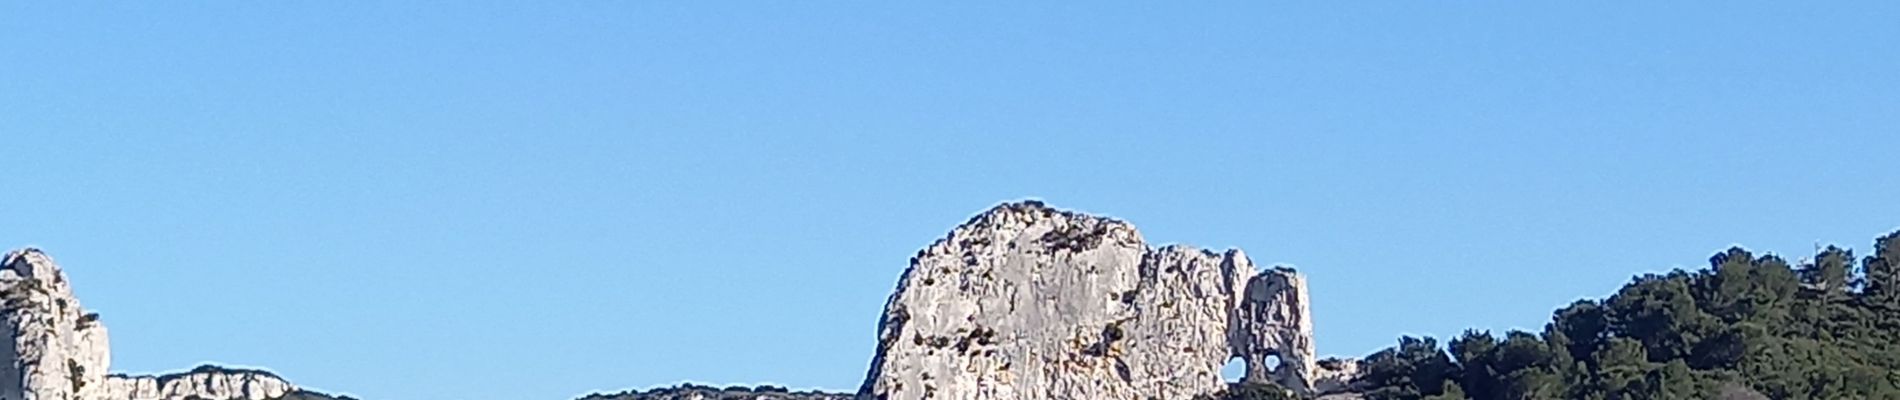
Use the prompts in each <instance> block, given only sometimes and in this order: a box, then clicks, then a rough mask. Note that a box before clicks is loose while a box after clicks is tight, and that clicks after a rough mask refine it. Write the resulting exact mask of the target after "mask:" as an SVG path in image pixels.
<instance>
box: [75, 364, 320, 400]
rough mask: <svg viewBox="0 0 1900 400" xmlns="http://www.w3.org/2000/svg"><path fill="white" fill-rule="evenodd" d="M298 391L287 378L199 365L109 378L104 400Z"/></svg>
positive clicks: (253, 397)
mask: <svg viewBox="0 0 1900 400" xmlns="http://www.w3.org/2000/svg"><path fill="white" fill-rule="evenodd" d="M295 391H297V387H296V386H294V385H291V384H290V382H288V381H285V380H284V378H281V377H278V376H277V375H276V374H273V373H270V372H267V371H258V370H247V369H232V368H221V367H216V366H209V365H206V366H200V367H198V368H194V369H192V370H191V371H190V372H184V373H176V374H165V375H159V376H150V375H146V376H127V375H113V376H108V377H106V381H105V390H104V393H105V397H104V398H105V399H111V400H185V399H192V398H200V399H244V400H261V399H276V398H280V397H283V396H284V395H285V394H289V393H291V392H295Z"/></svg>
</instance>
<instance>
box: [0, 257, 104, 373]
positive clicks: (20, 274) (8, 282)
mask: <svg viewBox="0 0 1900 400" xmlns="http://www.w3.org/2000/svg"><path fill="white" fill-rule="evenodd" d="M0 264H3V267H0V298H3V299H4V300H3V301H4V305H3V306H0V329H4V330H5V331H6V332H5V333H6V334H7V336H6V337H9V338H11V339H12V340H11V341H10V342H9V343H8V344H7V345H0V354H4V355H5V356H6V360H7V362H5V363H4V364H0V398H7V399H25V400H52V399H61V400H63V399H93V398H100V397H99V396H100V390H101V386H102V382H103V381H104V380H105V372H106V370H107V368H109V365H108V363H109V362H110V360H109V359H110V357H109V356H108V353H109V352H110V350H109V349H108V348H107V347H106V328H105V325H104V324H102V323H100V322H99V316H98V315H97V314H91V313H85V312H83V311H82V309H81V308H80V305H79V299H77V298H74V297H73V291H72V287H71V286H70V285H68V283H67V281H66V274H65V273H64V272H62V271H60V269H59V265H58V264H55V263H53V259H52V258H51V257H48V256H46V254H45V253H42V252H40V251H39V250H38V249H31V248H29V249H23V250H18V251H13V252H8V253H6V255H5V256H4V258H0Z"/></svg>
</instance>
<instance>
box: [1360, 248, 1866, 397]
mask: <svg viewBox="0 0 1900 400" xmlns="http://www.w3.org/2000/svg"><path fill="white" fill-rule="evenodd" d="M1361 370H1362V371H1364V376H1363V378H1362V379H1361V380H1360V381H1359V385H1360V386H1359V387H1357V388H1356V391H1358V392H1360V393H1362V394H1363V395H1364V396H1365V397H1366V398H1367V399H1371V400H1420V399H1433V400H1442V399H1481V400H1491V399H1511V400H1516V399H1602V400H1625V399H1710V398H1773V399H1900V232H1894V233H1891V234H1888V235H1886V236H1883V237H1880V238H1878V239H1876V240H1875V242H1874V246H1873V251H1872V253H1871V254H1867V255H1866V256H1865V257H1862V258H1856V256H1855V254H1854V251H1853V250H1850V249H1846V248H1841V247H1837V246H1828V247H1826V248H1824V249H1819V250H1818V252H1817V254H1814V255H1813V256H1812V257H1811V258H1807V259H1803V260H1799V261H1797V262H1795V263H1790V262H1788V261H1787V260H1784V259H1782V258H1781V257H1779V256H1776V255H1773V254H1761V255H1757V254H1754V253H1751V252H1749V251H1748V250H1746V249H1743V248H1739V247H1736V248H1730V249H1728V250H1726V251H1722V252H1719V253H1716V254H1715V255H1714V256H1711V257H1709V265H1708V267H1707V268H1701V269H1697V270H1695V271H1684V270H1680V269H1678V270H1675V271H1671V272H1668V273H1662V274H1645V275H1641V276H1637V277H1635V278H1634V279H1633V280H1631V281H1630V282H1629V283H1628V284H1625V285H1623V287H1622V288H1621V289H1619V290H1617V292H1616V293H1615V294H1613V295H1611V296H1609V298H1606V299H1601V300H1579V301H1577V302H1575V303H1572V304H1570V305H1568V306H1566V307H1563V308H1561V309H1558V310H1556V312H1554V313H1553V314H1552V316H1551V320H1550V322H1549V323H1547V324H1545V325H1544V329H1543V330H1542V331H1541V332H1527V331H1517V330H1514V331H1509V332H1504V333H1503V334H1494V333H1492V332H1488V331H1480V330H1468V331H1465V332H1464V333H1463V334H1461V335H1459V336H1457V337H1455V338H1451V339H1450V340H1448V341H1443V342H1441V341H1439V340H1438V339H1434V338H1430V337H1403V338H1400V339H1399V343H1398V344H1397V345H1396V346H1393V347H1391V348H1387V349H1385V350H1381V351H1379V352H1377V353H1374V354H1372V355H1371V356H1369V357H1367V358H1366V359H1364V360H1363V361H1362V362H1361Z"/></svg>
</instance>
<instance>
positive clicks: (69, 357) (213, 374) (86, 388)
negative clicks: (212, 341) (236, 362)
mask: <svg viewBox="0 0 1900 400" xmlns="http://www.w3.org/2000/svg"><path fill="white" fill-rule="evenodd" d="M0 301H3V302H4V303H3V304H0V329H4V330H5V331H6V332H5V333H6V334H7V335H8V336H7V337H10V338H12V340H11V341H10V342H8V343H7V344H6V345H0V355H4V356H5V358H4V362H3V363H0V399H4V400H14V399H20V400H68V399H74V400H183V399H203V400H265V399H275V398H280V397H284V396H286V395H287V394H291V393H297V392H298V389H297V388H296V386H293V385H291V384H290V383H289V382H286V381H284V380H283V379H282V378H279V377H278V376H277V375H275V374H272V373H269V372H265V371H257V370H243V369H230V368H222V367H215V366H202V367H198V368H196V369H193V370H191V371H190V372H184V373H177V374H167V375H161V376H128V375H111V376H107V375H106V371H107V370H108V369H109V368H110V367H111V365H110V362H111V351H110V349H109V348H108V344H107V337H106V327H105V323H104V322H102V321H100V319H99V314H97V313H91V312H86V311H84V309H82V308H81V307H80V305H79V299H78V298H76V297H74V296H73V290H72V287H71V285H70V284H69V282H68V281H67V279H66V274H65V272H63V271H61V270H60V268H59V264H57V263H54V262H53V259H52V257H48V256H47V255H46V254H45V253H43V252H41V251H40V250H38V249H32V248H27V249H21V250H16V251H12V252H8V253H6V255H5V256H4V257H0Z"/></svg>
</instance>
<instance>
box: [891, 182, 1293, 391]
mask: <svg viewBox="0 0 1900 400" xmlns="http://www.w3.org/2000/svg"><path fill="white" fill-rule="evenodd" d="M1310 321H1311V318H1310V316H1309V312H1308V311H1307V306H1306V294H1305V283H1304V281H1303V280H1302V279H1301V278H1300V276H1299V275H1298V274H1296V273H1294V272H1292V271H1291V270H1284V269H1275V270H1271V271H1267V272H1259V271H1257V270H1256V269H1255V267H1254V265H1253V263H1252V261H1251V260H1249V259H1248V258H1247V256H1246V255H1245V254H1243V253H1241V252H1240V251H1239V250H1228V251H1225V252H1220V253H1216V252H1211V251H1206V250H1200V249H1195V248H1193V247H1187V246H1166V247H1161V248H1151V247H1149V246H1148V244H1147V243H1146V242H1145V241H1144V240H1143V239H1142V237H1141V234H1140V233H1139V232H1137V231H1136V230H1135V228H1134V227H1133V226H1132V225H1129V224H1128V223H1126V222H1122V221H1118V220H1114V219H1109V218H1103V217H1097V216H1090V215H1084V214H1079V213H1074V212H1069V211H1062V210H1056V209H1053V208H1049V207H1047V206H1045V205H1043V204H1042V203H1040V202H1034V201H1028V202H1018V203H1009V204H1003V205H1000V206H997V207H995V208H993V209H991V210H989V211H987V212H984V213H982V214H980V215H978V216H976V217H975V218H972V219H971V220H970V221H969V222H966V223H964V224H963V225H962V226H958V227H957V228H955V229H953V230H952V231H951V232H950V234H949V236H947V237H945V238H943V239H940V240H938V241H937V242H936V243H934V244H932V245H930V246H929V247H928V248H925V249H923V250H922V251H919V252H918V254H917V255H916V256H915V257H913V258H912V260H911V265H910V268H908V269H907V270H905V272H904V274H903V277H902V278H900V279H899V281H898V284H897V290H896V293H894V294H892V295H891V297H890V299H889V301H888V302H887V303H886V305H885V311H884V317H883V320H882V322H881V324H880V327H879V341H878V348H877V352H876V353H875V355H874V358H873V361H872V365H871V369H870V372H869V373H868V374H867V376H866V378H865V382H864V385H863V386H862V387H861V388H860V391H859V392H860V395H863V396H865V397H869V398H880V399H924V398H940V399H1149V398H1155V399H1187V398H1192V397H1194V396H1197V395H1202V394H1209V393H1214V392H1217V391H1219V390H1220V389H1222V388H1223V387H1225V382H1223V381H1222V379H1221V377H1220V368H1221V366H1222V365H1223V364H1225V363H1226V362H1227V361H1228V360H1230V359H1232V358H1234V357H1241V358H1243V359H1245V360H1247V363H1248V370H1249V372H1248V374H1247V376H1248V377H1247V379H1248V380H1251V381H1260V380H1270V381H1275V382H1277V383H1280V384H1282V385H1284V386H1286V387H1288V388H1292V389H1295V390H1299V391H1302V392H1307V391H1310V390H1311V389H1312V388H1313V376H1312V374H1313V371H1314V367H1313V362H1314V361H1313V360H1314V358H1313V343H1312V328H1311V325H1310ZM1273 358H1277V359H1278V363H1279V365H1280V367H1279V368H1273V367H1271V366H1270V365H1271V361H1270V359H1273Z"/></svg>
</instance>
